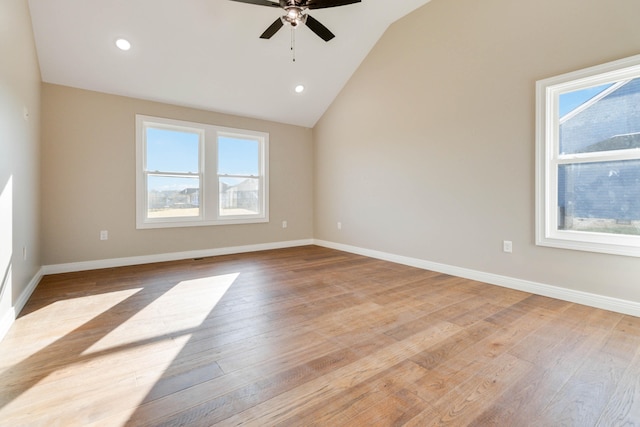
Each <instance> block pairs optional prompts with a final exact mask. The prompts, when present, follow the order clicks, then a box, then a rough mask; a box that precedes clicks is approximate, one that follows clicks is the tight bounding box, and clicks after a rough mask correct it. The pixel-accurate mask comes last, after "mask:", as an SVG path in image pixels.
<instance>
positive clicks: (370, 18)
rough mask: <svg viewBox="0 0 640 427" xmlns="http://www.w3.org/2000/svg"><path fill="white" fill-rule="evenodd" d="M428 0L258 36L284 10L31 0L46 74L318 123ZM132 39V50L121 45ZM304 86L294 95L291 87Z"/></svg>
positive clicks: (393, 0) (181, 2)
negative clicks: (398, 25) (396, 27)
mask: <svg viewBox="0 0 640 427" xmlns="http://www.w3.org/2000/svg"><path fill="white" fill-rule="evenodd" d="M428 1H429V0H363V1H362V2H361V3H356V4H352V5H347V6H341V7H336V8H330V9H318V10H312V11H310V15H312V16H313V17H314V18H316V19H317V20H319V21H320V22H322V23H323V24H324V25H325V26H326V27H328V28H329V29H330V30H331V31H332V32H333V33H334V34H335V35H336V38H334V39H333V40H331V41H329V42H328V43H326V42H324V41H323V40H322V39H320V38H319V37H318V36H316V35H315V34H314V33H312V32H311V30H309V29H308V28H298V29H297V30H296V37H295V38H296V62H295V63H294V62H293V61H292V52H291V50H290V45H291V32H290V30H289V27H283V28H282V29H281V30H280V31H279V32H278V33H277V34H276V35H275V36H274V37H273V38H271V39H270V40H262V39H260V38H259V36H260V34H262V32H263V31H264V30H265V29H266V28H267V27H268V26H269V25H270V24H271V23H272V22H273V21H274V20H275V19H276V18H277V17H278V16H279V15H280V13H281V9H279V8H270V7H264V6H256V5H250V4H244V3H238V2H233V1H228V0H133V1H132V0H106V1H105V0H29V6H30V8H31V17H32V21H33V30H34V34H35V40H36V47H37V52H38V58H39V61H40V69H41V73H42V79H43V81H45V82H47V83H55V84H60V85H65V86H72V87H78V88H83V89H89V90H94V91H99V92H105V93H111V94H117V95H124V96H131V97H135V98H141V99H147V100H153V101H160V102H166V103H171V104H176V105H182V106H188V107H195V108H201V109H206V110H212V111H218V112H223V113H230V114H236V115H241V116H245V117H254V118H260V119H267V120H272V121H276V122H282V123H289V124H295V125H300V126H306V127H313V126H314V125H315V123H316V122H317V121H318V119H320V117H321V116H322V114H323V113H324V112H325V110H326V109H327V108H328V107H329V105H330V104H331V102H332V101H333V100H334V99H335V97H336V96H337V95H338V93H339V92H340V90H341V89H342V87H343V86H344V85H345V83H346V82H347V80H348V79H349V78H350V77H351V75H352V74H353V73H354V71H355V70H356V68H357V67H358V66H359V65H360V63H361V62H362V60H363V59H364V58H365V57H366V55H367V54H368V53H369V51H370V50H371V48H372V47H373V46H374V45H375V43H376V42H377V41H378V39H379V38H380V37H381V36H382V34H383V33H384V31H385V30H386V29H387V27H388V26H389V25H390V24H391V23H393V22H394V21H396V20H397V19H399V18H401V17H402V16H404V15H406V14H408V13H410V12H411V11H413V10H415V9H416V8H418V7H420V6H422V5H423V4H425V3H427V2H428ZM120 37H123V38H126V39H128V40H129V41H130V42H131V44H132V48H131V50H129V51H127V52H123V51H120V50H119V49H117V48H116V47H115V44H114V43H115V40H116V39H117V38H120ZM298 84H303V85H305V87H306V90H305V92H304V93H302V94H296V93H295V92H294V87H295V86H296V85H298Z"/></svg>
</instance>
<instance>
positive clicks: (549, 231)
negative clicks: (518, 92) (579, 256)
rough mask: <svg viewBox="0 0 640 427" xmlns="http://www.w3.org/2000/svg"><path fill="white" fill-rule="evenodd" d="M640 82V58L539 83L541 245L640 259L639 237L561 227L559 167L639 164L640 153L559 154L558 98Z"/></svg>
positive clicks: (538, 241)
mask: <svg viewBox="0 0 640 427" xmlns="http://www.w3.org/2000/svg"><path fill="white" fill-rule="evenodd" d="M639 77H640V55H636V56H632V57H629V58H625V59H621V60H618V61H613V62H609V63H606V64H602V65H598V66H595V67H590V68H586V69H583V70H578V71H575V72H571V73H566V74H562V75H559V76H555V77H550V78H547V79H544V80H539V81H537V82H536V244H537V245H539V246H548V247H555V248H563V249H573V250H581V251H589V252H599V253H608V254H616V255H627V256H636V257H640V236H635V235H628V234H611V233H602V232H593V231H576V230H562V229H559V228H558V224H559V206H558V169H559V166H561V165H567V164H584V163H603V162H610V161H623V160H639V159H640V149H625V150H611V151H600V152H590V153H574V154H562V153H560V134H559V130H560V117H559V97H560V94H562V93H566V92H572V91H577V90H581V89H585V88H589V87H594V86H598V85H602V84H607V83H615V82H620V81H622V80H628V79H633V78H639ZM605 92H606V90H605Z"/></svg>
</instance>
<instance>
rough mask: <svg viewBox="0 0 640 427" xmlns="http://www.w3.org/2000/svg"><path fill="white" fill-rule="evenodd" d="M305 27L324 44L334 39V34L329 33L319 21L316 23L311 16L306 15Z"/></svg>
mask: <svg viewBox="0 0 640 427" xmlns="http://www.w3.org/2000/svg"><path fill="white" fill-rule="evenodd" d="M307 27H309V29H310V30H311V31H313V32H314V33H316V34H317V35H318V36H319V37H320V38H321V39H322V40H324V41H326V42H328V41H329V40H331V39H332V38H334V37H335V34H333V33H332V32H331V31H329V29H328V28H327V27H325V26H324V25H322V24H321V23H320V21H318V20H317V19H315V18H314V17H313V16H311V15H307Z"/></svg>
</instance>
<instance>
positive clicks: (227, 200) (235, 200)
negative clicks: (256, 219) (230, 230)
mask: <svg viewBox="0 0 640 427" xmlns="http://www.w3.org/2000/svg"><path fill="white" fill-rule="evenodd" d="M259 188H260V180H259V179H255V178H247V179H238V178H224V177H221V178H220V216H231V215H256V214H259V213H260V210H261V203H260V197H259V194H260V192H259Z"/></svg>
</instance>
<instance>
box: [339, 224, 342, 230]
mask: <svg viewBox="0 0 640 427" xmlns="http://www.w3.org/2000/svg"><path fill="white" fill-rule="evenodd" d="M338 230H342V223H341V222H339V223H338Z"/></svg>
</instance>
